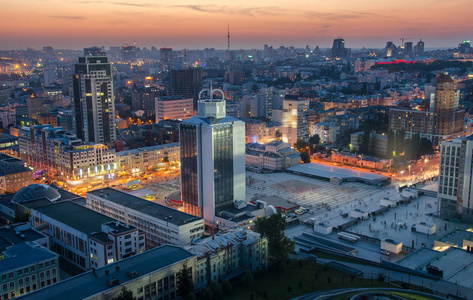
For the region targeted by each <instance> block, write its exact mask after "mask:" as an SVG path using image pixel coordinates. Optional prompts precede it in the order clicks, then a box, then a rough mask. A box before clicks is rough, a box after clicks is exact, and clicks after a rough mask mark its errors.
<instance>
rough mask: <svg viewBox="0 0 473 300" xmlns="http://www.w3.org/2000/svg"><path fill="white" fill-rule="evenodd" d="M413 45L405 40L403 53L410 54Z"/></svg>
mask: <svg viewBox="0 0 473 300" xmlns="http://www.w3.org/2000/svg"><path fill="white" fill-rule="evenodd" d="M413 45H414V44H413V43H412V42H405V43H404V55H406V56H412V51H413Z"/></svg>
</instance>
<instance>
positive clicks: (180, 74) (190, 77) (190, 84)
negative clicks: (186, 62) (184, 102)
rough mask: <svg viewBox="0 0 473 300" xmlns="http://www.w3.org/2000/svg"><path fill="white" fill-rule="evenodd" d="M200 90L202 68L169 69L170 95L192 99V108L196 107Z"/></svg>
mask: <svg viewBox="0 0 473 300" xmlns="http://www.w3.org/2000/svg"><path fill="white" fill-rule="evenodd" d="M201 90H202V69H200V68H186V69H183V70H171V95H173V96H184V98H185V99H187V98H193V99H194V109H196V108H197V99H198V97H199V92H200V91H201Z"/></svg>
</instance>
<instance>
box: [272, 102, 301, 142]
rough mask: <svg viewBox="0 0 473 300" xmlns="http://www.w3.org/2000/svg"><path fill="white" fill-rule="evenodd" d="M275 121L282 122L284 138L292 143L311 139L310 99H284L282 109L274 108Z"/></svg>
mask: <svg viewBox="0 0 473 300" xmlns="http://www.w3.org/2000/svg"><path fill="white" fill-rule="evenodd" d="M272 116H273V121H276V122H279V123H281V131H282V135H283V140H284V141H285V142H288V143H290V144H291V145H292V144H294V143H296V142H297V140H298V139H303V140H304V141H308V140H309V99H284V100H283V108H282V110H276V109H273V111H272Z"/></svg>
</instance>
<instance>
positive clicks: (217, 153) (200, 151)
mask: <svg viewBox="0 0 473 300" xmlns="http://www.w3.org/2000/svg"><path fill="white" fill-rule="evenodd" d="M204 91H207V92H209V94H210V96H209V99H203V100H202V99H201V100H199V102H198V115H197V116H195V117H193V118H190V119H188V120H185V121H184V122H182V123H181V125H180V137H179V140H180V151H181V194H182V202H183V204H184V211H185V212H187V213H190V214H193V215H195V216H199V217H203V218H204V219H205V221H206V222H207V223H211V224H215V223H216V220H215V216H216V215H217V214H219V212H220V211H222V210H225V209H227V208H230V207H233V205H234V203H235V202H237V201H240V200H245V198H246V187H245V123H244V122H242V121H240V120H238V119H235V118H233V117H229V116H227V115H226V111H225V100H224V98H223V92H222V91H220V90H204ZM204 91H202V92H201V94H202V93H203V92H204ZM214 91H219V92H220V93H221V94H222V99H218V100H217V99H213V92H214ZM199 99H200V96H199Z"/></svg>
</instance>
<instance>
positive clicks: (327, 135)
mask: <svg viewBox="0 0 473 300" xmlns="http://www.w3.org/2000/svg"><path fill="white" fill-rule="evenodd" d="M315 134H318V135H319V137H320V142H321V143H335V142H336V141H337V139H338V136H339V135H340V126H337V125H334V124H330V123H328V122H322V123H314V124H312V125H311V126H310V135H315Z"/></svg>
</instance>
